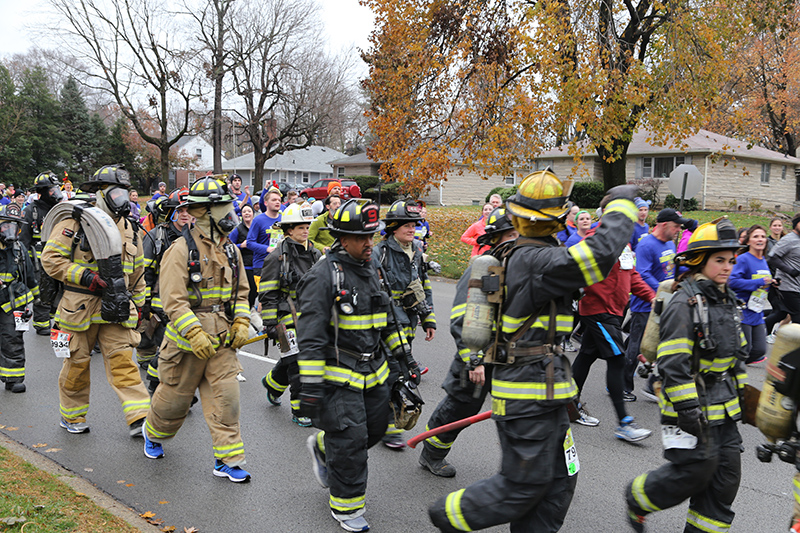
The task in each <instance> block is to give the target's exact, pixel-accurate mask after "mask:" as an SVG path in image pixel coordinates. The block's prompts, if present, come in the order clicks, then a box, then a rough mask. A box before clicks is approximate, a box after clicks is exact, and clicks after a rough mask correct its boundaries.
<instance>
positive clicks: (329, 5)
mask: <svg viewBox="0 0 800 533" xmlns="http://www.w3.org/2000/svg"><path fill="white" fill-rule="evenodd" d="M317 2H318V3H319V4H320V6H321V8H322V9H321V17H322V21H323V23H324V24H325V29H326V32H327V34H328V42H329V45H330V49H331V51H333V52H338V51H340V50H342V49H343V48H347V47H349V46H351V45H355V46H356V47H359V48H362V49H366V48H367V46H368V41H367V39H368V37H369V33H370V31H372V25H373V16H372V13H371V12H370V10H369V9H367V8H366V7H362V6H360V5H359V4H358V0H317ZM47 7H48V5H47V2H46V1H45V0H0V57H2V56H6V55H10V54H15V53H18V52H25V51H26V50H27V49H28V48H30V47H31V46H32V45H33V43H34V42H37V41H40V40H44V44H43V45H42V47H43V48H47V47H48V45H47V40H48V39H47V35H46V34H45V33H44V32H41V33H40V32H37V31H35V30H33V31H32V30H29V29H26V27H25V26H26V24H29V25H32V26H34V27H35V25H36V21H37V18H40V15H39V14H40V13H42V12H43V11H45V10H46V9H47Z"/></svg>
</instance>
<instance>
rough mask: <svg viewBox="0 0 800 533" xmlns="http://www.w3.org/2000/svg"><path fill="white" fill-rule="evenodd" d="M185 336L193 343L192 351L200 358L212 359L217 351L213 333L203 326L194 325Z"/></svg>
mask: <svg viewBox="0 0 800 533" xmlns="http://www.w3.org/2000/svg"><path fill="white" fill-rule="evenodd" d="M184 336H185V337H186V340H187V341H189V344H191V345H192V351H193V352H194V354H195V355H196V356H197V357H198V358H199V359H203V360H205V359H211V358H212V357H214V354H216V353H217V350H215V349H214V345H213V344H212V342H211V335H209V334H208V333H206V332H205V331H203V327H202V326H194V327H193V328H192V329H190V330H189V331H187V332H186V335H184Z"/></svg>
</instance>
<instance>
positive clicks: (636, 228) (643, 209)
mask: <svg viewBox="0 0 800 533" xmlns="http://www.w3.org/2000/svg"><path fill="white" fill-rule="evenodd" d="M633 203H634V205H636V209H638V210H639V220H637V221H636V222H634V223H633V236H632V237H631V250H633V251H634V252H635V251H636V245H637V244H639V241H640V240H642V237H644V236H645V235H647V234H648V233H650V225H649V224H648V223H647V222H645V221H646V220H647V215H648V214H649V213H650V200H643V199H641V198H639V197H638V196H637V197H636V198H634V199H633Z"/></svg>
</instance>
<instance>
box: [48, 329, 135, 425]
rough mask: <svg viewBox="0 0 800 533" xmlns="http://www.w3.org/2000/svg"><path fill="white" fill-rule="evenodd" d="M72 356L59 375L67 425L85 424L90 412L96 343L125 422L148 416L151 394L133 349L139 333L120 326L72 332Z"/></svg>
mask: <svg viewBox="0 0 800 533" xmlns="http://www.w3.org/2000/svg"><path fill="white" fill-rule="evenodd" d="M71 333H72V337H71V338H70V341H69V351H70V357H69V358H67V359H64V365H63V366H62V367H61V373H60V374H59V376H58V396H59V402H60V410H61V416H62V417H63V418H64V419H65V420H67V421H68V422H85V421H86V413H87V412H88V411H89V389H90V384H91V380H90V375H89V363H90V362H91V350H92V348H94V345H95V342H99V343H100V351H101V352H102V356H103V362H104V363H105V368H106V379H107V380H108V382H109V383H110V384H111V388H112V389H114V392H116V393H117V396H118V397H119V401H120V402H121V403H122V410H123V412H124V414H125V422H126V423H127V424H128V425H130V424H132V423H133V422H135V421H137V420H140V419H142V418H144V417H145V415H146V414H147V409H148V408H149V407H150V395H149V394H148V393H147V389H146V388H145V386H144V384H142V377H141V376H140V375H139V368H138V367H137V366H136V364H135V363H134V362H133V346H136V345H137V344H138V343H139V334H138V333H137V332H136V331H134V330H132V329H129V328H125V327H122V326H120V325H119V324H92V325H91V326H89V329H87V330H86V331H73V332H71Z"/></svg>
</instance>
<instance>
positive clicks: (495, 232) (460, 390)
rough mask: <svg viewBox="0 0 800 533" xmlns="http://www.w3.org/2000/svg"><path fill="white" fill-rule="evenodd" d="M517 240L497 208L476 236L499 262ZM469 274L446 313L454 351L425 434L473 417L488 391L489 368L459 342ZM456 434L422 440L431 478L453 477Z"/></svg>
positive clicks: (502, 210)
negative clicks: (442, 393)
mask: <svg viewBox="0 0 800 533" xmlns="http://www.w3.org/2000/svg"><path fill="white" fill-rule="evenodd" d="M517 237H519V232H518V231H517V230H516V228H515V227H514V226H513V225H512V224H511V220H510V219H509V218H508V216H507V215H506V210H505V208H503V207H498V208H497V209H495V210H494V211H492V212H491V214H490V215H489V217H488V218H487V219H486V233H485V234H484V235H481V236H480V237H478V243H479V244H481V245H486V244H488V245H490V246H491V247H492V248H491V250H489V251H488V252H486V253H488V254H491V255H493V256H494V257H497V258H498V259H502V257H503V256H504V254H505V253H506V252H508V251H509V250H510V249H511V248H512V247H513V246H514V242H513V241H514V239H516V238H517ZM471 274H472V267H471V266H469V267H467V270H466V271H465V272H464V275H463V276H461V279H459V280H458V285H456V296H455V298H454V299H453V308H452V310H451V311H450V334H451V335H452V336H453V340H454V341H455V343H456V349H457V352H456V354H455V358H454V359H453V362H452V364H451V365H450V371H449V372H448V373H447V376H446V377H445V378H444V383H442V388H443V389H444V390H445V391H446V392H447V396H445V397H444V399H442V401H441V402H440V403H439V405H438V406H437V407H436V410H435V411H434V412H433V413H432V414H431V417H430V419H429V420H428V425H427V426H426V427H425V430H426V431H427V430H429V429H433V428H437V427H439V426H443V425H445V424H449V423H451V422H455V421H456V420H461V419H464V418H467V417H470V416H473V415H475V414H477V413H478V411H480V409H481V407H482V406H483V402H484V400H485V399H486V394H487V393H488V392H489V384H490V383H491V380H492V367H491V365H485V364H483V359H482V358H481V357H479V356H476V357H470V355H471V354H470V349H469V348H467V346H466V345H465V344H464V342H463V341H462V339H461V331H462V327H463V325H464V313H465V312H466V308H467V290H468V284H469V280H470V276H471ZM460 432H461V430H460V429H457V430H453V431H449V432H447V433H442V434H439V435H435V436H432V437H428V438H427V439H425V441H424V443H423V446H424V447H423V449H422V454H421V455H420V458H419V463H420V464H421V465H422V466H423V467H424V468H426V469H428V470H429V471H430V472H431V473H432V474H434V475H437V476H441V477H453V476H455V475H456V469H455V467H454V466H453V465H451V464H450V463H448V462H447V461H446V460H445V457H447V454H448V453H449V452H450V448H451V447H452V446H453V443H454V442H455V440H456V437H458V434H459V433H460Z"/></svg>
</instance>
